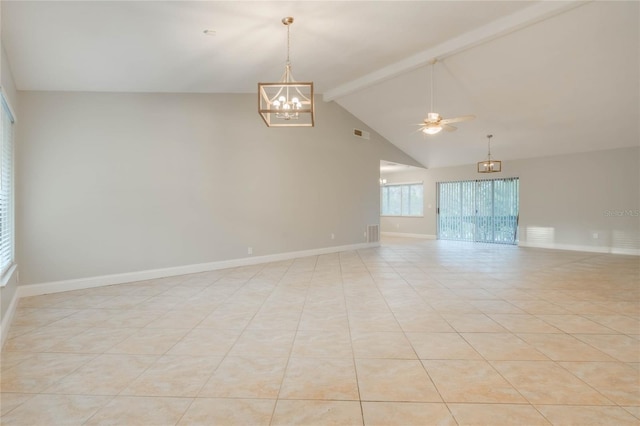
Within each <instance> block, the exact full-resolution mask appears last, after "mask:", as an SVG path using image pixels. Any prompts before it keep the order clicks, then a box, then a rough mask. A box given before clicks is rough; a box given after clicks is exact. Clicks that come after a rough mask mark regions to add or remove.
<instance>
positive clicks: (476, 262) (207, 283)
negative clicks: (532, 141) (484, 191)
mask: <svg viewBox="0 0 640 426" xmlns="http://www.w3.org/2000/svg"><path fill="white" fill-rule="evenodd" d="M1 371H2V376H1V381H0V384H1V390H2V394H1V397H2V399H1V400H0V406H1V408H2V413H1V415H2V417H1V418H0V423H2V424H3V425H18V424H19V425H62V424H70V425H136V424H139V425H176V424H179V425H198V424H202V425H211V424H222V425H227V424H228V425H232V424H245V425H261V424H265V425H268V424H271V425H285V424H288V425H316V424H344V425H362V424H366V425H403V426H404V425H449V424H450V425H455V424H460V425H466V424H476V425H478V424H485V425H500V424H504V425H516V424H523V425H538V424H541V425H548V424H554V425H568V424H579V425H586V424H603V425H613V424H615V425H627V424H629V425H631V424H635V425H637V424H640V262H639V260H638V257H633V256H621V255H603V254H593V253H578V252H567V251H551V250H537V249H526V248H517V247H512V246H500V245H474V244H469V243H455V242H441V241H422V240H400V239H393V240H387V241H385V242H383V244H382V246H381V247H380V248H376V249H366V250H360V251H351V252H343V253H339V254H330V255H325V256H314V257H308V258H302V259H297V260H291V261H285V262H277V263H269V264H264V265H257V266H251V267H242V268H235V269H228V270H221V271H214V272H207V273H201V274H194V275H185V276H180V277H173V278H166V279H159V280H153V281H146V282H137V283H131V284H122V285H116V286H109V287H102V288H95V289H89V290H81V291H73V292H67V293H58V294H51V295H44V296H37V297H30V298H25V299H22V300H21V301H20V304H19V307H18V309H17V311H16V314H15V317H14V320H13V323H12V326H11V329H10V331H9V336H8V339H7V341H6V343H5V345H4V348H3V351H2V370H1Z"/></svg>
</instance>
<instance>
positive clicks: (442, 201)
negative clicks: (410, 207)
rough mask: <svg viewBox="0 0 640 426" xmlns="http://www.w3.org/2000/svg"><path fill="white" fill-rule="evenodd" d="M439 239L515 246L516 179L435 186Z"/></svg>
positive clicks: (516, 214) (516, 224)
mask: <svg viewBox="0 0 640 426" xmlns="http://www.w3.org/2000/svg"><path fill="white" fill-rule="evenodd" d="M437 189H438V210H437V213H438V239H441V240H459V241H477V242H483V243H500V244H516V243H517V241H518V235H517V233H518V205H519V181H518V178H509V179H489V180H469V181H459V182H438V188H437Z"/></svg>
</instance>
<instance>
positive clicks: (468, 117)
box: [441, 115, 476, 124]
mask: <svg viewBox="0 0 640 426" xmlns="http://www.w3.org/2000/svg"><path fill="white" fill-rule="evenodd" d="M474 118H476V116H475V115H463V116H461V117H453V118H445V119H443V120H442V121H441V123H442V124H449V123H459V122H461V121H469V120H473V119H474Z"/></svg>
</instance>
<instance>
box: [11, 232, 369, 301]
mask: <svg viewBox="0 0 640 426" xmlns="http://www.w3.org/2000/svg"><path fill="white" fill-rule="evenodd" d="M379 245H380V243H362V244H351V245H346V246H334V247H325V248H320V249H312V250H302V251H295V252H288V253H278V254H270V255H265V256H252V257H245V258H240V259H231V260H222V261H218V262H208V263H199V264H195V265H184V266H176V267H172V268H163V269H152V270H146V271H136V272H127V273H124V274H113V275H102V276H97V277H87V278H78V279H73V280H64V281H54V282H48V283H39V284H28V285H21V286H19V287H18V288H17V290H16V293H17V295H18V297H17V298H21V297H29V296H39V295H41V294H50V293H60V292H63V291H71V290H83V289H87V288H93V287H102V286H107V285H113V284H124V283H130V282H134V281H145V280H152V279H158V278H165V277H173V276H177V275H185V274H195V273H198V272H207V271H215V270H218V269H228V268H236V267H239V266H249V265H257V264H260V263H269V262H279V261H282V260H290V259H296V258H300V257H308V256H318V255H322V254H329V253H337V252H341V251H349V250H358V249H363V248H371V247H378V246H379Z"/></svg>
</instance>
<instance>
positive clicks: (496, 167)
mask: <svg viewBox="0 0 640 426" xmlns="http://www.w3.org/2000/svg"><path fill="white" fill-rule="evenodd" d="M492 137H493V135H487V146H488V154H487V159H486V160H485V161H480V162H478V173H499V172H501V171H502V161H500V160H494V159H493V158H491V138H492Z"/></svg>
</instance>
